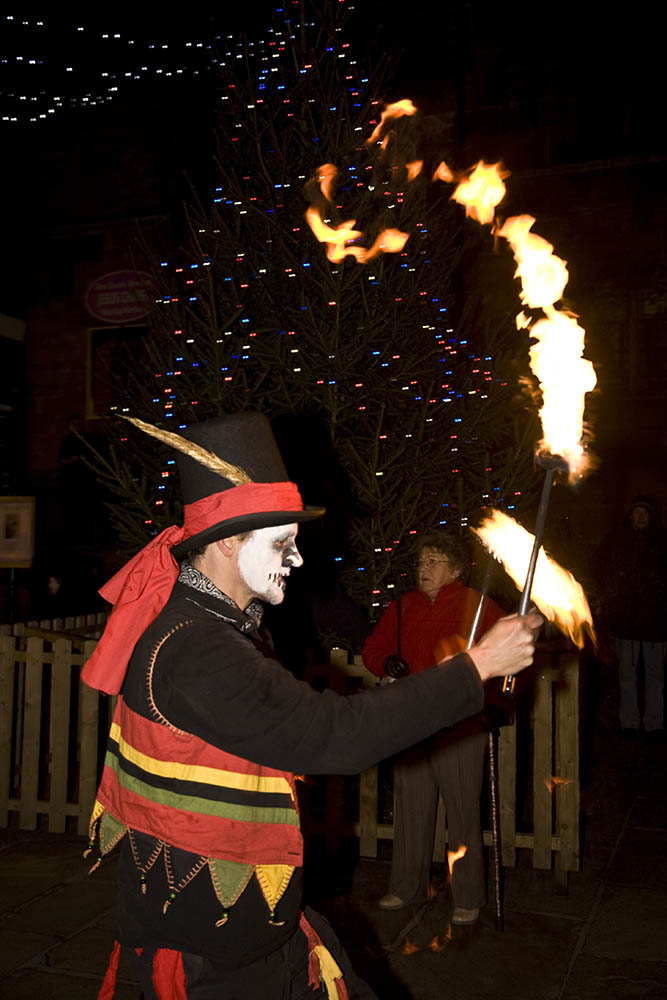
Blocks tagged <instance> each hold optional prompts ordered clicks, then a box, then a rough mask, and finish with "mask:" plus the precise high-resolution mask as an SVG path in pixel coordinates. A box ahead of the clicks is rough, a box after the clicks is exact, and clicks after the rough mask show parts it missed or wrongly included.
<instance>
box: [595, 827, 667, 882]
mask: <svg viewBox="0 0 667 1000" xmlns="http://www.w3.org/2000/svg"><path fill="white" fill-rule="evenodd" d="M605 877H606V881H608V882H620V883H622V884H625V885H636V886H648V887H650V888H653V889H661V890H662V891H663V892H667V849H666V837H665V831H664V830H646V829H637V828H635V827H630V828H629V829H627V830H626V831H625V834H624V836H623V840H622V842H621V843H620V844H619V847H618V849H617V851H616V853H615V854H614V858H613V861H612V862H611V864H610V865H609V867H608V869H607V872H606V874H605Z"/></svg>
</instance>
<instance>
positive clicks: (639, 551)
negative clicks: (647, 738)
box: [596, 496, 667, 733]
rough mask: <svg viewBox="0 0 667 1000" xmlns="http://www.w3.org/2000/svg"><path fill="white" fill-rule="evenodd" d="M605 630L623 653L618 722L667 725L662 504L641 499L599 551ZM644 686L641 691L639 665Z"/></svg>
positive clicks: (628, 727)
mask: <svg viewBox="0 0 667 1000" xmlns="http://www.w3.org/2000/svg"><path fill="white" fill-rule="evenodd" d="M596 563H597V565H596V575H597V581H598V602H597V603H598V611H599V623H600V627H601V631H602V632H603V633H606V634H607V636H608V637H609V640H610V643H611V645H612V647H613V648H614V650H615V652H616V655H617V657H618V684H619V720H620V724H621V729H622V730H624V731H626V732H629V733H633V732H637V731H638V730H639V729H640V728H641V727H642V725H643V728H644V731H645V732H647V733H650V732H659V731H661V730H662V729H663V728H664V668H665V654H666V653H667V614H666V611H667V535H666V533H665V530H664V528H663V526H662V522H661V517H660V508H659V505H658V503H657V501H656V500H654V499H653V498H651V497H648V496H638V497H636V498H635V499H634V500H633V501H632V503H631V505H630V507H629V509H628V511H627V513H626V515H625V518H624V520H623V523H622V525H621V526H620V527H619V528H618V529H616V530H615V531H612V532H611V533H610V534H609V535H608V536H607V537H606V538H605V540H604V542H603V543H602V545H601V546H600V549H599V550H598V553H597V559H596ZM640 663H643V668H644V669H643V674H644V685H643V691H642V692H640V691H639V686H638V679H639V666H640Z"/></svg>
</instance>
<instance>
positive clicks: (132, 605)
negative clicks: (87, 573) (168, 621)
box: [81, 483, 303, 694]
mask: <svg viewBox="0 0 667 1000" xmlns="http://www.w3.org/2000/svg"><path fill="white" fill-rule="evenodd" d="M278 510H303V503H302V501H301V497H300V495H299V491H298V489H297V487H296V485H295V484H294V483H244V484H243V485H242V486H236V487H234V488H233V489H229V490H223V491H222V492H221V493H214V494H213V495H212V496H210V497H204V498H203V499H202V500H197V501H196V503H191V504H187V505H186V507H185V510H184V514H185V517H184V523H183V527H182V528H179V527H178V526H177V525H175V524H173V525H171V527H169V528H165V530H164V531H162V532H160V534H159V535H156V537H155V538H154V539H153V540H152V541H150V542H149V543H148V545H145V546H144V547H143V549H141V550H140V551H139V552H137V554H136V556H134V557H133V558H132V559H130V561H129V562H127V563H125V565H124V566H123V567H122V569H120V570H118V572H117V573H116V574H115V576H112V577H111V579H110V580H109V581H107V583H105V584H104V586H103V587H102V588H101V589H100V594H101V595H102V597H103V598H104V599H105V601H109V603H110V604H113V605H114V609H113V611H112V613H111V617H110V618H109V621H108V622H107V626H106V628H105V629H104V633H103V635H102V637H101V639H100V641H99V642H98V643H97V646H96V648H95V651H94V653H93V655H92V656H91V657H90V659H89V660H88V661H87V663H86V664H85V666H84V668H83V670H82V672H81V678H82V680H84V681H85V682H86V684H88V685H89V687H93V688H98V689H99V690H100V691H105V692H106V693H107V694H118V693H119V692H120V690H121V688H122V686H123V681H124V680H125V674H126V672H127V665H128V663H129V662H130V657H131V656H132V651H133V649H134V647H135V644H136V643H137V641H138V639H139V638H140V637H141V636H142V635H143V633H144V632H145V631H146V629H147V628H148V626H149V625H150V624H151V622H154V621H155V619H156V618H157V616H158V615H159V613H160V611H162V608H163V607H164V606H165V604H166V603H167V600H168V599H169V595H170V594H171V591H172V589H173V586H174V583H175V582H176V580H177V578H178V563H177V562H176V560H175V559H174V557H173V555H172V554H171V549H172V548H173V547H174V546H175V545H178V544H179V543H180V542H183V541H186V540H187V539H188V538H193V537H194V536H195V535H198V534H199V532H200V531H204V530H205V529H206V528H212V527H213V526H214V525H216V524H220V523H221V522H223V521H227V520H229V519H230V518H233V517H241V516H243V515H245V514H263V513H268V512H270V511H278Z"/></svg>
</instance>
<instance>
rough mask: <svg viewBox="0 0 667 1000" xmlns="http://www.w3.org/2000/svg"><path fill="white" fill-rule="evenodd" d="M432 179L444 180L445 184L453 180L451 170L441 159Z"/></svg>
mask: <svg viewBox="0 0 667 1000" xmlns="http://www.w3.org/2000/svg"><path fill="white" fill-rule="evenodd" d="M433 180H434V181H444V182H445V184H452V183H453V181H454V174H453V173H452V172H451V170H450V169H449V167H448V166H447V164H446V163H445V161H444V160H443V161H442V163H441V164H439V166H438V167H436V171H435V173H434V174H433Z"/></svg>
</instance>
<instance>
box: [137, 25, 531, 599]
mask: <svg viewBox="0 0 667 1000" xmlns="http://www.w3.org/2000/svg"><path fill="white" fill-rule="evenodd" d="M283 41H284V39H281V38H280V36H279V35H274V36H273V37H272V38H271V40H270V42H269V45H268V46H266V47H265V48H263V47H262V46H261V45H258V46H257V47H256V49H255V52H254V56H255V58H256V60H258V61H259V65H258V67H257V71H256V72H255V74H254V80H255V87H256V89H255V92H254V93H253V94H251V95H250V96H249V97H248V98H247V103H246V104H245V105H243V104H242V102H241V101H240V100H237V102H236V105H235V107H234V111H235V112H236V115H237V117H236V118H235V117H234V115H233V114H232V116H231V117H230V119H229V123H228V127H227V132H228V134H229V136H230V137H231V141H234V138H235V135H234V133H235V131H236V130H242V129H243V127H244V118H245V115H246V114H248V113H250V112H253V111H254V110H255V106H256V105H257V104H261V103H264V102H267V103H268V104H269V105H270V106H271V107H273V106H276V107H277V108H278V109H279V110H280V112H281V113H284V114H285V115H286V116H290V115H291V112H290V111H289V110H286V109H287V108H289V106H290V102H291V96H292V95H291V93H290V90H289V87H288V85H287V84H286V83H285V78H286V76H287V74H285V75H283V74H282V73H281V72H280V69H281V56H282V55H283V52H285V51H286V48H285V46H284V44H283ZM267 50H268V54H269V57H270V60H271V64H270V66H268V67H267V65H266V53H267ZM330 54H331V55H332V57H335V58H337V59H341V60H342V61H344V72H343V74H342V75H343V76H344V78H345V80H346V82H347V84H348V87H349V90H348V94H349V97H350V98H351V105H352V107H353V108H355V109H356V108H358V107H361V105H362V98H363V94H364V87H365V85H366V84H367V83H368V81H367V79H365V78H363V77H361V76H360V75H359V73H358V71H357V66H356V62H355V60H354V59H353V57H352V53H351V50H350V47H349V46H347V45H346V44H345V43H344V42H341V44H340V46H339V48H338V51H333V52H332V51H330ZM252 56H253V53H251V54H250V55H249V57H248V58H249V59H252ZM311 68H312V67H310V66H303V67H301V68H300V71H299V75H303V74H304V73H307V72H308V71H309V70H310V69H311ZM221 100H222V101H223V102H224V101H229V100H230V98H229V96H228V95H226V94H223V95H222V98H221ZM379 103H380V102H378V101H375V102H373V104H372V117H371V118H370V119H369V120H368V122H365V123H363V124H362V125H358V126H355V127H356V128H358V130H359V131H360V132H361V133H362V134H363V136H366V135H368V134H369V133H370V131H371V130H372V128H373V126H374V125H375V124H377V120H378V119H377V117H376V115H379V111H380V107H379ZM337 110H338V106H337V105H332V106H331V107H330V108H329V111H330V112H331V113H332V114H335V113H336V112H337ZM317 138H318V137H317V136H313V140H314V141H315V140H317ZM372 170H373V168H372V165H368V164H367V165H365V166H360V165H358V164H352V165H351V166H349V167H348V169H347V171H346V177H345V180H344V181H343V182H342V184H341V186H340V189H339V192H338V196H339V198H340V200H341V201H343V200H344V199H345V197H346V195H347V194H349V193H352V192H353V191H354V190H355V189H359V188H363V187H368V188H370V189H371V190H372V186H371V185H372V183H373V177H371V176H369V174H371V173H372ZM367 172H368V173H367ZM242 180H243V182H245V187H244V189H243V190H242V191H239V190H236V189H235V190H234V191H233V192H232V191H229V192H227V191H225V189H224V187H223V186H217V187H216V188H215V189H214V191H213V192H212V199H211V200H212V204H213V206H215V211H217V212H225V213H229V216H230V217H233V215H234V214H236V215H237V217H238V224H237V225H233V226H232V229H234V230H235V231H237V232H241V231H242V226H243V223H244V220H245V218H246V217H247V216H248V215H249V213H251V212H257V211H258V210H260V211H264V212H266V213H267V214H269V215H275V214H276V213H283V214H284V215H285V226H286V227H289V228H290V232H291V233H292V235H293V237H294V239H298V238H299V235H300V234H301V235H302V236H303V235H305V239H304V238H302V239H301V241H300V243H299V249H300V253H301V255H302V257H301V259H300V260H298V261H289V262H285V261H283V260H281V259H280V258H274V259H272V260H269V254H268V252H267V254H266V266H256V263H253V262H252V261H251V260H250V259H249V258H250V256H251V255H250V254H249V253H248V252H247V248H245V249H242V250H239V251H238V253H237V254H236V256H235V257H234V259H233V260H232V261H231V262H230V264H231V266H230V268H229V270H228V271H227V273H223V272H222V270H221V269H220V266H219V263H218V261H217V260H216V257H215V254H214V253H210V254H206V253H204V255H203V256H202V258H201V259H200V260H198V261H193V262H191V263H189V264H187V265H184V264H183V263H182V262H179V263H176V264H175V263H172V262H170V261H169V260H164V261H162V262H161V265H160V267H161V270H162V272H163V274H164V275H165V276H166V277H167V280H168V285H169V287H170V291H169V293H166V294H164V295H163V296H162V298H161V299H160V300H159V307H160V308H161V309H163V310H167V311H169V310H176V311H177V312H179V309H180V307H181V306H182V305H183V304H184V303H187V305H188V307H189V308H196V305H197V303H198V301H199V299H200V294H201V293H200V290H199V289H198V284H199V282H200V281H201V280H203V279H204V277H205V272H206V271H207V270H208V269H210V268H211V267H214V268H216V267H217V270H216V280H217V281H220V282H222V284H223V286H226V290H227V291H228V294H229V297H230V305H231V306H232V307H235V308H237V309H239V310H242V315H241V316H240V318H238V319H237V321H236V322H235V323H234V324H233V325H232V327H231V328H230V329H227V330H224V331H221V333H220V337H219V343H221V344H223V345H224V342H225V340H227V338H229V342H230V344H232V343H233V344H234V345H235V346H234V348H232V350H231V351H230V355H229V357H228V358H227V359H226V361H225V363H224V364H223V365H221V366H220V372H221V373H222V378H223V381H224V382H225V383H227V384H229V385H230V386H233V384H234V383H235V381H236V380H237V379H239V378H241V379H242V378H243V374H242V372H241V368H242V367H243V365H244V364H245V363H251V362H252V359H253V356H254V342H255V341H256V338H257V336H258V329H257V326H258V322H257V320H256V318H255V317H254V315H253V308H252V304H253V300H254V299H256V298H257V297H259V286H260V285H261V283H262V282H265V281H267V280H268V279H269V278H270V277H271V275H272V273H275V272H276V271H277V270H281V271H282V272H283V275H284V280H285V281H286V282H289V281H292V280H293V281H295V282H297V284H298V279H299V272H300V271H301V272H302V273H306V272H309V271H311V269H312V268H313V267H314V266H315V264H316V263H317V262H318V261H317V260H316V259H315V258H316V257H317V258H318V259H320V258H321V256H322V255H323V253H324V251H323V248H322V246H321V244H319V243H317V242H316V241H315V240H314V238H313V237H312V234H311V233H310V231H309V229H308V227H307V226H306V224H305V222H302V224H296V225H294V224H293V223H294V219H293V218H289V213H288V212H287V209H286V205H285V201H286V200H287V198H288V197H289V193H290V192H289V191H288V189H290V188H292V187H293V188H294V189H295V190H296V191H297V192H299V198H301V194H300V192H301V188H302V187H303V185H304V183H305V182H306V180H307V177H306V175H305V174H296V175H295V176H294V177H293V179H292V180H291V181H285V180H282V181H278V180H277V181H276V182H275V184H274V185H273V187H271V186H270V185H267V184H264V186H263V187H262V188H261V189H260V188H259V187H258V184H257V183H256V181H255V179H254V178H252V177H251V176H249V175H248V176H246V177H243V178H242ZM382 183H384V184H387V182H386V181H383V182H382ZM384 194H386V195H391V196H392V197H393V199H394V201H395V205H394V204H393V203H392V202H391V201H389V203H388V204H386V205H385V208H386V209H387V210H388V211H392V210H393V209H394V208H395V207H398V206H399V205H400V204H401V202H402V200H403V192H401V191H395V190H389V189H387V190H386V191H385V192H384ZM304 209H305V204H304V205H303V206H302V208H301V209H300V215H301V218H302V217H303V211H304ZM215 211H214V213H213V215H212V218H213V219H214V218H215ZM197 235H198V237H199V241H200V245H202V246H205V245H206V241H207V240H210V241H211V243H210V245H211V246H212V247H213V246H215V244H216V240H219V239H220V231H219V230H216V228H215V224H214V222H213V223H212V224H211V225H210V226H207V227H206V228H201V229H199V231H198V234H197ZM427 236H428V232H427V229H426V227H425V226H424V225H423V224H421V223H418V224H417V225H416V227H415V231H414V233H413V234H412V235H411V238H410V240H409V242H408V246H407V248H406V250H404V251H402V252H401V253H400V254H399V255H398V261H399V268H400V269H401V270H406V271H407V272H409V273H410V272H413V273H414V275H415V277H414V280H415V282H419V284H420V286H421V287H420V290H419V295H418V298H417V302H418V305H419V308H420V310H421V311H422V312H423V314H424V319H423V322H422V324H421V325H422V329H423V330H424V331H425V332H426V333H427V335H428V336H429V337H430V339H431V343H432V349H433V351H434V352H435V356H436V358H437V362H438V364H441V365H442V380H441V381H440V384H439V386H438V391H437V392H434V393H433V394H432V395H430V396H429V397H428V398H427V399H426V400H425V398H424V395H423V392H424V389H423V386H422V384H421V381H422V380H420V378H419V376H418V375H416V376H415V377H414V378H412V379H408V380H406V381H405V382H404V383H403V384H401V385H400V390H401V392H405V393H406V394H407V395H408V396H410V397H411V398H412V399H413V400H414V401H415V403H418V404H420V405H423V404H424V402H426V404H427V407H428V409H429V410H430V409H431V408H432V409H433V414H434V415H433V416H427V417H426V418H425V419H426V421H427V422H428V423H430V422H433V423H434V424H436V425H437V426H442V424H444V426H451V429H450V430H448V432H447V435H446V437H447V439H448V442H447V443H448V450H449V454H450V456H451V459H452V464H451V467H450V470H449V471H450V473H451V475H452V476H458V475H460V474H461V471H462V470H461V467H460V465H459V464H458V461H457V459H458V456H459V454H460V450H461V447H460V446H461V445H463V444H464V442H459V431H460V426H459V425H462V424H463V423H464V418H463V417H462V416H459V415H456V412H455V411H456V409H457V403H458V402H459V401H463V400H464V397H465V398H466V399H467V400H478V401H479V403H480V404H483V401H485V400H487V399H488V397H489V387H490V384H491V383H492V382H494V381H496V382H498V381H500V380H499V379H498V378H497V377H496V376H495V374H494V368H493V358H492V356H490V355H480V354H478V353H476V352H475V351H472V350H471V349H470V345H469V343H468V341H467V339H465V338H464V337H459V336H457V335H456V333H455V331H454V329H453V328H452V326H451V325H450V319H449V315H448V309H447V306H446V304H445V302H444V301H442V299H441V298H440V296H439V295H438V293H437V292H434V290H433V289H436V288H437V287H438V276H437V273H436V268H437V264H436V263H435V262H433V261H431V259H430V257H429V256H428V252H427V250H426V249H422V248H421V243H422V242H423V243H426V242H427ZM267 242H270V241H267ZM239 246H243V242H242V240H240V241H239ZM259 257H260V260H261V257H262V254H261V253H260V254H259ZM338 271H339V268H338V267H332V268H331V273H332V275H333V276H337V275H338ZM363 278H364V280H365V281H366V282H367V284H368V285H369V286H370V287H378V286H379V284H380V278H379V277H378V275H377V274H376V273H375V270H374V269H373V267H372V266H369V267H368V269H367V272H364V275H363ZM203 294H204V295H205V294H207V292H204V293H203ZM385 294H386V291H385ZM395 302H396V306H397V307H398V308H400V303H401V297H400V296H395ZM318 305H319V303H317V304H316V305H314V304H309V303H308V302H306V303H304V304H302V305H301V306H300V311H301V313H302V314H307V313H308V312H309V311H310V310H311V309H312V308H316V307H317V306H318ZM338 305H339V303H338V302H337V301H336V300H335V299H331V300H329V301H328V302H327V303H326V306H327V307H328V308H330V309H332V310H335V309H337V308H338ZM410 308H413V305H412V303H411V305H410ZM307 319H308V317H307V315H302V317H301V322H302V324H305V323H306V321H307ZM294 327H295V328H294V329H290V328H284V329H281V328H278V329H276V330H275V334H274V335H275V336H278V337H281V338H285V340H286V341H288V342H289V343H290V345H291V346H290V347H289V348H288V351H289V354H290V355H291V356H292V361H293V363H292V367H291V377H293V378H294V379H298V378H308V379H310V380H311V386H312V385H314V386H321V387H322V390H323V391H324V390H326V389H327V388H329V387H333V386H338V388H339V389H341V390H342V392H343V394H344V395H345V397H346V398H347V399H353V400H354V399H358V403H357V404H356V408H357V411H358V412H359V413H360V414H363V413H365V412H366V411H369V417H371V418H373V417H374V414H373V413H372V410H373V406H372V405H371V404H370V403H369V400H368V397H367V396H366V388H367V386H366V383H365V381H364V380H363V378H359V377H358V376H355V375H353V374H351V373H346V372H345V371H343V373H342V374H341V370H340V366H339V365H338V364H337V359H336V358H335V357H334V356H333V355H330V357H329V361H330V362H331V367H330V368H329V369H328V370H320V371H316V370H314V369H313V366H312V364H311V365H308V364H304V362H303V360H302V356H303V337H300V331H299V328H298V320H297V321H296V322H295V323H294ZM301 332H303V331H301ZM239 334H240V335H241V336H240V339H239ZM173 337H174V341H175V342H176V345H177V346H176V349H175V351H174V354H173V365H172V366H171V367H170V368H168V369H167V370H165V371H161V372H156V373H155V380H156V382H155V386H156V393H155V395H154V396H153V397H152V402H153V404H154V406H155V416H154V421H155V422H162V421H164V422H165V423H166V422H168V421H171V420H174V419H176V422H177V425H178V429H183V428H184V427H185V426H186V424H185V423H181V422H178V415H177V412H178V411H177V407H178V402H179V391H178V385H177V382H178V379H179V378H181V377H182V376H184V375H185V374H186V373H187V368H200V367H202V366H203V365H205V364H206V363H207V361H208V359H206V358H205V357H204V356H203V355H200V354H199V353H198V348H197V337H196V336H195V335H194V334H193V332H192V331H191V330H188V329H187V328H186V325H185V324H183V323H182V321H181V318H180V313H179V319H178V320H177V322H176V323H174V325H173ZM237 344H238V345H240V346H236V345H237ZM401 357H402V355H401V353H396V349H395V345H394V347H393V348H392V347H388V346H387V345H385V344H384V343H382V342H378V343H376V344H374V345H371V346H370V347H369V351H368V358H367V363H368V366H369V367H370V366H377V367H379V368H380V369H382V370H384V371H385V372H386V379H387V380H388V381H389V380H391V379H392V378H394V375H393V371H392V369H395V368H396V367H397V364H398V363H400V361H401ZM462 357H463V359H465V360H466V361H467V363H468V366H469V367H468V371H467V375H466V379H465V385H460V384H455V383H454V381H453V380H454V378H455V377H457V381H458V376H459V375H460V361H461V359H462ZM457 368H458V369H459V371H457V370H456V369H457ZM501 384H502V385H503V386H505V385H506V383H505V382H502V383H501ZM190 405H194V406H196V405H198V401H197V400H196V399H195V400H191V404H190ZM445 408H446V409H447V410H448V411H454V412H452V413H451V415H450V412H448V413H447V414H446V415H445V414H443V413H441V412H440V409H445ZM441 421H442V423H441ZM394 434H396V435H400V434H404V436H405V437H410V436H411V434H410V433H409V432H408V433H404V432H403V431H400V430H395V431H394ZM388 436H389V434H387V433H382V434H381V435H380V439H381V440H382V439H383V438H384V439H387V438H388ZM492 471H493V470H492V468H491V467H490V466H489V467H488V468H487V469H486V472H487V473H489V474H490V473H492ZM174 472H175V470H174V466H173V462H171V461H170V462H169V463H168V465H167V468H166V469H165V470H164V472H163V477H164V478H165V479H168V478H169V477H170V476H171V475H173V474H174ZM376 475H377V477H378V478H380V477H382V476H384V471H383V470H382V469H381V468H380V469H379V470H378V471H377V472H376ZM165 489H166V486H165V484H164V483H162V484H160V485H159V486H158V493H159V492H161V491H163V490H165ZM500 490H501V487H500V486H494V485H490V487H489V492H488V493H486V494H484V495H483V496H482V498H481V499H482V503H483V504H484V505H491V504H492V503H493V505H494V506H498V505H503V506H505V507H506V508H508V509H513V508H514V506H515V498H500ZM162 504H163V501H162V500H161V499H160V498H158V499H157V501H156V505H157V506H158V507H160V506H162ZM454 506H456V505H454ZM450 510H451V505H450V503H449V502H444V503H443V504H442V510H441V517H440V524H441V525H443V526H444V525H447V524H451V525H462V526H465V525H467V522H468V515H467V514H465V513H464V512H462V511H461V510H459V509H458V508H457V509H456V510H455V511H454V513H453V514H452V513H450ZM412 534H414V532H412ZM404 542H405V539H404V540H403V543H404ZM401 543H402V540H401V539H392V540H391V541H389V542H388V543H387V544H386V545H384V546H383V547H382V548H377V549H376V552H377V553H379V552H382V551H384V552H385V553H391V552H392V551H394V550H395V549H396V548H397V547H399V546H400V545H401ZM333 559H334V561H335V562H337V563H341V562H343V557H342V556H341V555H336V556H334V557H333ZM356 570H357V572H358V573H365V572H366V567H365V566H364V565H359V566H357V567H356ZM403 575H405V574H403ZM385 588H386V590H388V591H391V590H392V589H393V588H394V584H393V583H391V582H389V583H387V584H386V585H385ZM371 593H372V601H371V605H372V606H373V607H376V608H377V607H380V605H381V604H382V603H383V601H382V598H383V592H382V590H380V589H377V588H374V589H373V590H372V591H371Z"/></svg>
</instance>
